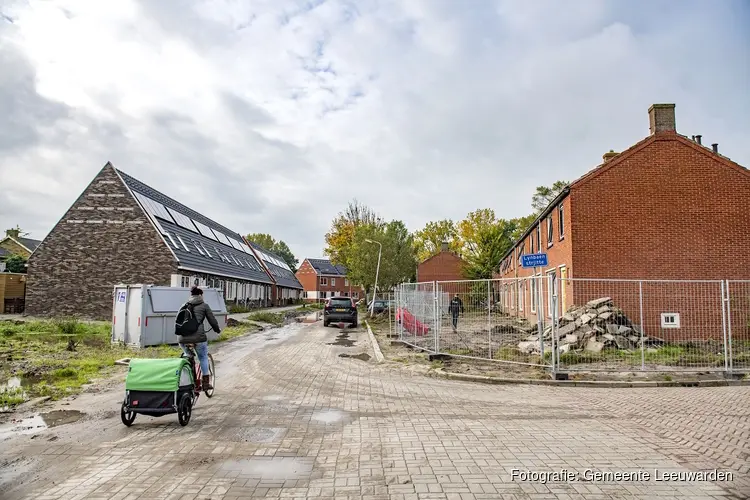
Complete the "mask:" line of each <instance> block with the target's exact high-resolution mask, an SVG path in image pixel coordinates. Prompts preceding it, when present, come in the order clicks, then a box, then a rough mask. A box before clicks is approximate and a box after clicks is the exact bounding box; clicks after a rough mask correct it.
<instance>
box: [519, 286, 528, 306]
mask: <svg viewBox="0 0 750 500" xmlns="http://www.w3.org/2000/svg"><path fill="white" fill-rule="evenodd" d="M518 298H519V300H518V310H519V311H523V306H524V304H525V302H526V281H521V282H520V283H519V284H518Z"/></svg>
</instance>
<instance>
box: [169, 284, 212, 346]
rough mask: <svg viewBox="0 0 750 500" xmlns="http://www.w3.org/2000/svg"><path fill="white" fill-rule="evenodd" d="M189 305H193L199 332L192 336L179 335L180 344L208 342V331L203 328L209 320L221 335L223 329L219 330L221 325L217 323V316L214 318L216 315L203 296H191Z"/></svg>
mask: <svg viewBox="0 0 750 500" xmlns="http://www.w3.org/2000/svg"><path fill="white" fill-rule="evenodd" d="M188 303H190V304H192V305H193V314H194V315H195V320H196V321H197V322H198V330H196V332H195V333H193V334H190V335H178V336H177V337H178V338H179V340H178V342H179V343H180V344H197V343H199V342H207V341H208V337H206V329H205V328H204V327H203V321H204V320H208V324H209V325H211V328H213V330H214V331H215V332H216V333H221V328H219V323H218V322H217V321H216V316H214V313H213V311H211V308H210V307H209V306H208V304H206V303H205V302H204V301H203V296H202V295H193V296H191V297H190V300H189V301H188Z"/></svg>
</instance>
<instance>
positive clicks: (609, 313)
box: [599, 312, 612, 321]
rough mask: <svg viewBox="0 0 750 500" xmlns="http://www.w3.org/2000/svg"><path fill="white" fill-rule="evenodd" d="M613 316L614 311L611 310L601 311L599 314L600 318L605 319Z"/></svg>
mask: <svg viewBox="0 0 750 500" xmlns="http://www.w3.org/2000/svg"><path fill="white" fill-rule="evenodd" d="M611 317H612V313H611V312H605V313H601V314H600V315H599V318H601V319H603V320H604V321H607V320H608V319H609V318H611Z"/></svg>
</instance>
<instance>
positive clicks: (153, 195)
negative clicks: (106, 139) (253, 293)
mask: <svg viewBox="0 0 750 500" xmlns="http://www.w3.org/2000/svg"><path fill="white" fill-rule="evenodd" d="M112 168H114V167H112ZM115 170H116V172H117V174H118V175H119V176H120V178H121V179H122V181H123V182H124V183H125V185H126V186H127V188H128V189H129V190H130V191H131V192H132V193H133V195H134V197H135V199H136V201H137V203H138V204H139V205H140V206H141V207H142V208H143V211H144V212H145V213H146V214H147V216H148V217H149V218H150V219H151V221H152V222H153V223H154V225H155V226H156V227H157V229H158V230H159V231H160V232H161V234H162V236H163V237H164V239H165V240H166V241H167V245H168V246H169V248H170V250H171V251H172V253H173V254H174V255H175V257H176V258H177V260H178V262H179V264H178V268H180V269H183V270H187V271H194V272H202V273H206V274H215V275H218V276H225V277H228V278H237V279H242V280H247V281H254V282H256V283H264V284H272V283H273V281H272V280H271V278H270V277H269V276H268V274H267V273H266V270H265V268H264V267H263V265H262V264H260V263H259V262H258V260H257V259H256V258H255V254H254V253H253V251H252V250H251V249H250V248H249V247H248V246H247V245H246V244H245V243H244V240H243V239H242V236H240V235H239V233H236V232H234V231H232V230H231V229H228V228H227V227H225V226H223V225H221V224H219V223H217V222H215V221H213V220H211V219H209V218H208V217H206V216H204V215H201V214H200V213H199V212H197V211H195V210H193V209H191V208H189V207H186V206H185V205H183V204H181V203H179V202H178V201H176V200H174V199H172V198H170V197H169V196H167V195H165V194H163V193H161V192H159V191H157V190H155V189H154V188H152V187H150V186H148V185H146V184H144V183H143V182H141V181H139V180H137V179H135V178H134V177H131V176H130V175H128V174H126V173H125V172H123V171H121V170H117V169H115Z"/></svg>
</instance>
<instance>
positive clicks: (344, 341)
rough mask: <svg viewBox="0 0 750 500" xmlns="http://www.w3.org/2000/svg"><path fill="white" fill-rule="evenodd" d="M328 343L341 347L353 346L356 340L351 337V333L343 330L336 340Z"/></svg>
mask: <svg viewBox="0 0 750 500" xmlns="http://www.w3.org/2000/svg"><path fill="white" fill-rule="evenodd" d="M328 345H336V346H341V347H351V346H353V345H354V341H353V340H351V339H350V338H349V334H348V333H346V332H341V333H340V334H339V335H338V336H337V337H336V341H335V342H329V343H328Z"/></svg>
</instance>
